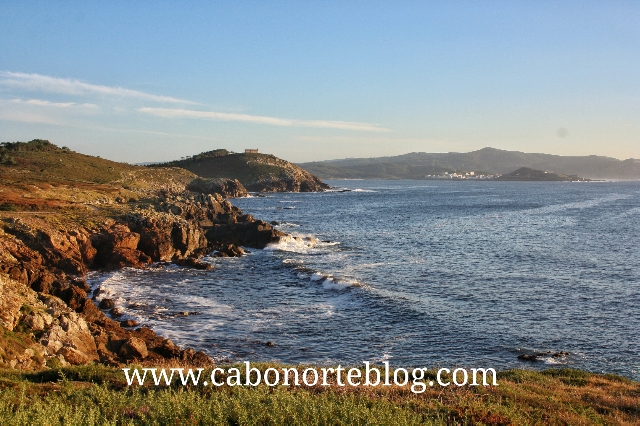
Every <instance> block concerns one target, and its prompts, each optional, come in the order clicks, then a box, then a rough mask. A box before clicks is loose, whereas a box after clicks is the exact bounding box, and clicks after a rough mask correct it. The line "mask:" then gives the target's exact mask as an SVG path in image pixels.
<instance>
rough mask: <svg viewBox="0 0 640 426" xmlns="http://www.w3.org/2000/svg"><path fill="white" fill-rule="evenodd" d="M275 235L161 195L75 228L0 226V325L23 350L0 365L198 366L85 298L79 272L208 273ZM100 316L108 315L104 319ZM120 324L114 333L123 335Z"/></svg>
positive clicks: (220, 206)
mask: <svg viewBox="0 0 640 426" xmlns="http://www.w3.org/2000/svg"><path fill="white" fill-rule="evenodd" d="M284 235H285V234H283V233H282V232H280V231H278V230H276V229H274V228H273V227H272V226H271V225H270V224H268V223H266V222H263V221H260V220H255V219H254V218H253V217H252V216H251V215H245V214H243V213H242V211H240V209H238V208H236V207H234V206H232V205H231V204H230V203H229V201H227V200H226V199H224V198H222V196H221V195H220V194H217V193H215V194H202V193H194V192H190V191H186V192H182V193H180V194H169V193H164V194H162V195H161V196H160V198H159V199H158V201H157V202H156V203H155V204H154V205H153V206H151V207H150V208H146V209H136V210H134V211H132V212H130V213H128V214H126V215H123V216H120V217H118V218H116V219H108V220H106V221H105V222H103V223H102V224H99V225H96V226H93V227H91V228H85V227H82V226H80V225H74V226H73V227H69V226H67V227H66V228H64V229H57V228H54V227H52V226H50V224H47V223H45V222H42V221H39V220H37V219H33V220H25V219H14V220H11V221H5V222H4V223H3V226H2V228H0V273H2V274H4V275H0V277H1V281H0V326H1V327H2V328H3V329H4V330H7V331H13V330H15V329H16V328H17V327H18V328H20V330H21V332H22V333H23V334H24V336H25V342H24V344H23V345H22V346H20V348H19V349H16V350H15V351H9V352H7V351H5V355H6V356H3V358H2V359H1V360H0V362H3V363H4V364H5V365H8V366H11V367H15V368H24V369H29V368H43V367H44V366H45V365H47V363H51V362H53V361H51V360H53V359H54V358H55V359H56V360H57V361H56V362H59V363H62V364H63V365H64V364H73V365H80V364H87V363H91V362H95V361H99V362H102V363H105V364H108V365H120V364H122V363H125V362H131V361H136V362H145V363H150V364H151V363H154V362H155V363H157V362H160V361H161V360H163V359H167V358H169V359H176V360H179V361H181V362H187V363H190V364H198V365H199V364H207V363H210V360H209V358H208V357H207V356H206V355H205V354H203V353H201V352H195V351H193V350H190V349H186V350H183V349H181V348H179V347H178V346H176V345H175V344H173V343H172V342H171V341H169V340H167V339H164V338H161V337H159V336H157V335H156V334H155V333H154V332H153V331H152V330H150V329H148V328H144V327H142V328H137V329H135V330H132V329H130V328H131V327H135V326H136V325H137V324H135V322H133V323H132V322H127V321H123V323H121V322H120V321H115V320H114V319H117V318H118V317H119V316H120V315H119V312H116V310H115V309H114V304H113V303H109V299H106V298H102V299H101V301H100V305H99V306H96V304H95V303H94V302H93V301H92V300H91V299H89V298H88V294H87V293H88V292H89V290H90V288H89V286H88V285H87V283H86V282H85V281H84V280H83V279H82V276H83V274H84V273H85V272H86V271H88V270H89V269H117V268H122V267H135V268H144V267H148V266H149V264H151V263H152V262H161V261H173V262H175V263H177V264H179V265H183V266H189V267H195V268H199V269H211V268H212V266H211V264H209V263H206V262H202V261H200V260H198V258H200V257H201V256H203V255H205V254H207V253H211V252H213V253H215V254H216V255H218V256H242V255H243V253H244V251H243V249H242V247H241V246H246V247H254V248H263V247H265V246H266V245H267V244H269V243H270V242H274V241H278V240H279V239H280V238H281V237H283V236H284ZM107 312H108V314H107ZM123 326H124V327H123Z"/></svg>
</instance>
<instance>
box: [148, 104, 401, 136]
mask: <svg viewBox="0 0 640 426" xmlns="http://www.w3.org/2000/svg"><path fill="white" fill-rule="evenodd" d="M138 111H140V112H142V113H145V114H150V115H155V116H158V117H165V118H201V119H208V120H219V121H242V122H247V123H259V124H268V125H271V126H284V127H313V128H321V129H341V130H355V131H361V132H389V129H387V128H384V127H379V126H376V125H374V124H369V123H357V122H350V121H327V120H293V119H289V118H278V117H268V116H263V115H249V114H232V113H226V112H215V111H195V110H189V109H173V108H139V109H138Z"/></svg>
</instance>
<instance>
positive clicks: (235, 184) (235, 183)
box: [187, 178, 248, 198]
mask: <svg viewBox="0 0 640 426" xmlns="http://www.w3.org/2000/svg"><path fill="white" fill-rule="evenodd" d="M187 189H188V190H189V191H193V192H200V193H202V194H212V195H213V194H220V195H222V196H223V197H225V198H238V197H246V196H247V195H248V193H247V190H246V188H245V187H244V186H242V184H241V183H240V181H239V180H238V179H203V178H198V179H194V180H193V181H191V182H189V184H188V185H187Z"/></svg>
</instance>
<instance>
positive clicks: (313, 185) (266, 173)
mask: <svg viewBox="0 0 640 426" xmlns="http://www.w3.org/2000/svg"><path fill="white" fill-rule="evenodd" d="M149 167H151V168H153V167H181V168H183V169H186V170H189V171H190V172H193V173H195V174H197V175H198V176H201V177H203V178H228V179H237V180H238V181H240V183H242V185H243V186H244V187H245V188H247V189H248V190H249V191H255V192H281V191H294V192H315V191H323V190H325V189H328V188H329V185H327V184H325V183H324V182H322V180H320V179H319V178H317V177H315V176H313V175H311V174H310V173H309V172H307V171H306V170H303V169H302V168H300V167H299V166H297V165H295V164H292V163H289V162H288V161H285V160H282V159H280V158H277V157H275V156H273V155H269V154H258V153H249V154H247V153H239V154H235V153H229V152H228V151H226V150H224V149H218V150H214V151H208V152H203V153H201V154H198V155H194V156H193V157H190V158H186V159H182V160H177V161H170V162H168V163H162V164H152V165H150V166H149Z"/></svg>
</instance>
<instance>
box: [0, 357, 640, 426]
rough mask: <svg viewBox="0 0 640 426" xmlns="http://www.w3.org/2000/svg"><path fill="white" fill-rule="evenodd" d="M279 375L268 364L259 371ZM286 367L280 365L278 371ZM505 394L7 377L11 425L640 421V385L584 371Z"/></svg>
mask: <svg viewBox="0 0 640 426" xmlns="http://www.w3.org/2000/svg"><path fill="white" fill-rule="evenodd" d="M269 367H278V366H276V365H273V364H266V363H264V364H261V366H260V368H261V369H262V370H263V371H264V369H266V368H269ZM279 367H281V366H279ZM498 382H499V386H497V387H473V388H468V387H465V388H451V387H449V388H438V387H434V388H430V389H429V390H428V391H427V392H425V393H424V394H413V393H411V392H410V391H409V390H408V389H407V388H399V387H390V388H380V387H378V388H371V387H368V388H364V387H360V388H349V387H345V388H338V387H337V386H332V387H329V388H325V387H308V388H302V387H301V388H290V387H282V386H280V387H276V388H269V387H267V386H265V385H261V386H258V387H256V388H247V387H228V386H222V387H219V388H215V387H202V386H200V387H190V388H189V387H182V386H174V387H169V388H167V387H157V388H155V387H146V386H132V387H128V386H126V384H125V382H124V375H123V373H122V371H120V370H117V369H114V368H109V367H104V366H98V365H94V366H84V367H74V368H63V369H51V370H47V371H44V372H36V373H34V372H32V373H20V372H17V371H13V370H3V371H0V390H1V391H0V423H1V424H3V425H31V424H48V425H74V424H87V425H91V424H100V425H103V424H113V425H124V424H131V425H138V424H175V425H184V424H207V425H239V424H242V425H245V424H246V425H269V424H273V425H280V424H291V425H298V424H299V425H326V424H331V425H352V424H361V425H364V424H367V425H369V424H372V425H373V424H380V425H390V424H393V425H417V424H443V425H444V424H487V425H511V424H517V425H529V424H531V425H533V424H563V425H564V424H571V425H579V424H580V425H588V424H617V425H632V424H638V423H639V422H640V383H637V382H633V381H631V380H628V379H624V378H621V377H617V376H612V375H606V376H603V375H597V374H592V373H587V372H583V371H576V370H547V371H543V372H534V371H526V370H511V371H505V372H503V373H501V374H499V380H498Z"/></svg>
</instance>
